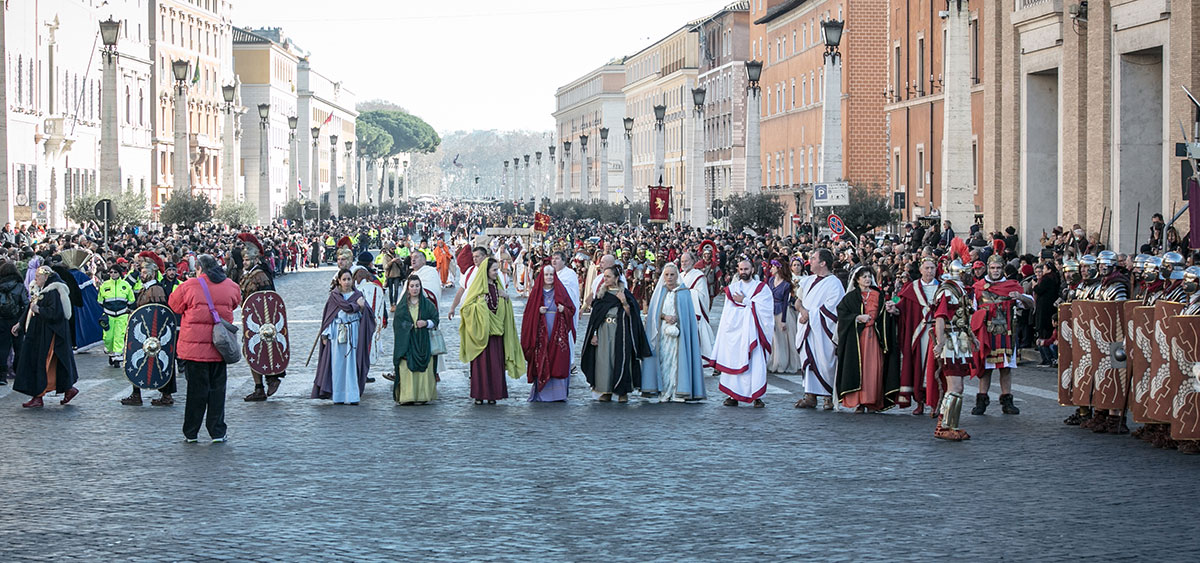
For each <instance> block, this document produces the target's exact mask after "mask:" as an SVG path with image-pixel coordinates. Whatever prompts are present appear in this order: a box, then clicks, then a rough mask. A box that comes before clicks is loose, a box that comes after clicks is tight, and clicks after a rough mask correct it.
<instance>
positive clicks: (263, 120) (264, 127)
mask: <svg viewBox="0 0 1200 563" xmlns="http://www.w3.org/2000/svg"><path fill="white" fill-rule="evenodd" d="M270 132H271V104H258V222H259V223H262V224H266V223H269V222H270V221H271V147H270V141H269V139H268V138H269V136H270ZM247 199H249V198H247Z"/></svg>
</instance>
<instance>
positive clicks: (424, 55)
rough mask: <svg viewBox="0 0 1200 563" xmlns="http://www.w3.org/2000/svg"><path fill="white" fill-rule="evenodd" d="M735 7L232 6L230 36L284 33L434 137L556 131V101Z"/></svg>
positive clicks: (276, 0)
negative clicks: (625, 59) (579, 83)
mask: <svg viewBox="0 0 1200 563" xmlns="http://www.w3.org/2000/svg"><path fill="white" fill-rule="evenodd" d="M732 1H733V0H690V1H682V0H641V1H639V0H593V1H590V2H589V1H581V0H523V1H514V0H442V1H438V2H427V1H415V0H334V1H332V2H331V1H328V0H322V1H317V0H287V1H280V0H237V1H236V3H235V8H234V10H235V11H234V19H233V21H234V25H237V26H239V27H251V28H259V27H282V28H283V29H284V33H285V34H286V35H288V36H289V37H291V38H293V40H295V41H296V43H297V44H298V45H299V46H300V47H301V48H303V49H306V50H308V51H309V52H310V53H312V61H313V67H314V68H316V69H317V70H318V71H319V72H321V73H322V74H325V75H327V76H330V77H332V78H333V79H335V80H341V81H343V82H344V83H345V84H346V87H347V88H349V89H350V90H351V91H353V92H355V93H356V94H357V95H358V99H359V100H367V99H373V98H383V99H387V100H390V101H392V102H395V103H397V104H400V105H402V106H404V107H405V108H407V109H408V110H409V111H411V112H413V113H415V114H416V115H418V116H420V117H421V118H423V119H425V120H426V121H428V122H429V124H430V125H432V126H433V127H434V128H435V129H437V130H438V131H439V132H442V133H445V132H450V131H454V130H458V129H528V130H534V131H543V130H550V129H553V128H554V119H553V118H552V117H551V116H550V113H551V112H553V111H554V91H555V90H556V89H557V88H558V87H559V86H562V85H563V84H566V83H567V82H569V81H571V80H574V79H575V78H578V77H580V76H582V75H583V74H584V73H586V72H588V71H591V70H593V69H595V68H597V67H599V66H600V65H602V64H604V63H605V62H607V61H609V60H610V59H613V58H616V57H620V56H623V55H630V54H633V53H635V52H637V51H638V50H640V49H642V48H643V47H646V46H648V45H650V43H652V42H654V41H657V40H658V39H661V38H663V37H665V36H666V35H667V34H669V33H671V32H673V31H674V30H676V29H678V28H679V27H680V26H682V25H683V24H684V23H686V22H687V21H689V20H693V19H696V18H699V17H701V16H704V15H707V14H710V13H713V12H715V11H717V10H719V9H720V8H722V7H723V6H725V5H727V4H729V3H731V2H732Z"/></svg>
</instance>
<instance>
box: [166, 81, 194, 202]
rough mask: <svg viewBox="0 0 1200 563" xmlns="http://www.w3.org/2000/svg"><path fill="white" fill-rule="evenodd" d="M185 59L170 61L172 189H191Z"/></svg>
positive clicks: (189, 191)
mask: <svg viewBox="0 0 1200 563" xmlns="http://www.w3.org/2000/svg"><path fill="white" fill-rule="evenodd" d="M189 68H191V63H189V62H188V61H187V59H176V60H174V61H171V74H173V75H174V76H175V153H174V159H172V161H171V168H172V170H171V174H172V176H173V177H172V181H171V187H172V190H173V191H174V190H178V189H180V188H183V189H185V190H187V192H188V193H191V191H192V175H191V172H190V168H191V147H190V145H189V141H188V109H187V103H188V102H187V99H188V85H187V79H188V69H189Z"/></svg>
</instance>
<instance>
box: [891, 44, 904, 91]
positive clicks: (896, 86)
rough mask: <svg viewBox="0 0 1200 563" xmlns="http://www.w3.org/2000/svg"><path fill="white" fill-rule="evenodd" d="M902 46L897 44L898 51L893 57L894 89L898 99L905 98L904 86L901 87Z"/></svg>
mask: <svg viewBox="0 0 1200 563" xmlns="http://www.w3.org/2000/svg"><path fill="white" fill-rule="evenodd" d="M900 64H901V63H900V46H899V45H896V52H895V55H894V58H893V59H892V91H893V92H895V95H896V99H898V100H902V99H904V88H902V87H900Z"/></svg>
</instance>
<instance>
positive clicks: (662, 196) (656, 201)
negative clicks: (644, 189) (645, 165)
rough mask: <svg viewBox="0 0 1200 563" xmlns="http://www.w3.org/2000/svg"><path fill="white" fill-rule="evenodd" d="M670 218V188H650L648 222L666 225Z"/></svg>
mask: <svg viewBox="0 0 1200 563" xmlns="http://www.w3.org/2000/svg"><path fill="white" fill-rule="evenodd" d="M670 217H671V188H669V187H663V186H650V222H651V223H666V222H667V221H669V220H670Z"/></svg>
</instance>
